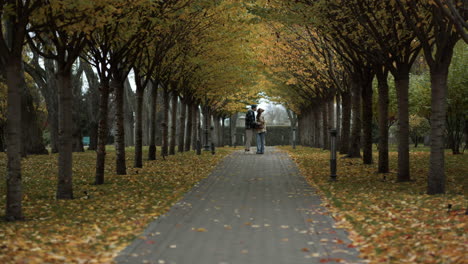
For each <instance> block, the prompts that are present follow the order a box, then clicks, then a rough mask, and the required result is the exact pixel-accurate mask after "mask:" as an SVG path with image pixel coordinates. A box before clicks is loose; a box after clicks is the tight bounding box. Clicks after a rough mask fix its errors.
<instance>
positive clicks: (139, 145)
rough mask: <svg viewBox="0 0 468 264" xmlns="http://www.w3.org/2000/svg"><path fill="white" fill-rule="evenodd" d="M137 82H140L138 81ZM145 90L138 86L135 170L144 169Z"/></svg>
mask: <svg viewBox="0 0 468 264" xmlns="http://www.w3.org/2000/svg"><path fill="white" fill-rule="evenodd" d="M137 82H140V81H138V80H137ZM144 92H145V88H144V87H142V86H141V84H139V85H138V87H137V89H136V113H135V115H136V124H135V127H136V128H135V162H134V164H133V165H134V167H135V168H142V167H143V94H144Z"/></svg>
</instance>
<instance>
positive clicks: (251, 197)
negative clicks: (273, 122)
mask: <svg viewBox="0 0 468 264" xmlns="http://www.w3.org/2000/svg"><path fill="white" fill-rule="evenodd" d="M252 150H253V148H252ZM320 203H321V200H320V197H319V196H318V195H317V194H316V192H315V190H314V189H313V188H311V187H310V186H309V185H308V184H307V182H306V181H305V179H304V178H303V177H302V176H300V175H299V172H298V170H297V168H296V165H295V164H294V163H293V162H292V160H291V159H290V158H289V157H288V155H287V154H286V153H284V152H280V151H277V150H276V149H274V148H267V151H266V153H265V154H264V155H255V154H251V153H248V154H247V153H244V152H243V151H242V152H241V151H238V152H235V153H233V154H232V155H230V156H228V157H227V158H226V159H225V160H224V161H222V162H221V164H220V165H218V167H217V168H216V169H215V170H214V171H213V172H212V173H211V175H210V176H209V177H208V178H206V179H205V180H203V181H202V182H200V183H199V184H198V185H197V186H196V187H194V188H193V189H192V190H191V191H190V192H189V193H187V194H186V195H185V197H184V198H183V199H182V200H181V201H180V202H178V203H177V204H176V205H174V206H173V207H172V208H171V210H170V211H169V212H168V213H167V214H165V215H164V216H161V217H159V218H158V219H157V220H155V221H154V222H152V223H151V224H150V225H149V226H148V227H147V229H146V230H145V231H144V234H142V235H141V236H139V238H137V239H136V240H135V241H134V242H133V243H132V244H131V245H130V246H128V247H127V248H126V249H125V250H123V251H122V252H121V253H120V255H119V256H118V257H117V259H116V261H117V263H154V264H172V263H177V264H228V263H229V264H237V263H245V264H263V263H265V264H276V263H278V264H302V263H361V262H363V261H362V260H360V259H359V258H358V251H357V250H356V249H354V248H348V245H349V243H351V241H350V240H349V239H348V238H347V234H346V232H345V231H344V230H342V229H336V228H333V224H334V220H333V219H332V218H331V217H330V216H328V215H327V214H324V213H326V209H325V208H324V207H322V206H321V205H320ZM340 261H341V262H340Z"/></svg>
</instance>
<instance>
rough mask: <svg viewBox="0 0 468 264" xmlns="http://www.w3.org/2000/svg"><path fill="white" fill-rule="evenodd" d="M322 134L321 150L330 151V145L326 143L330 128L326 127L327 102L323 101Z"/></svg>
mask: <svg viewBox="0 0 468 264" xmlns="http://www.w3.org/2000/svg"><path fill="white" fill-rule="evenodd" d="M321 106H322V124H323V126H322V130H323V132H322V134H323V149H330V144H329V142H328V137H329V133H328V131H329V130H330V127H329V125H328V102H326V101H324V102H323V103H322V105H321Z"/></svg>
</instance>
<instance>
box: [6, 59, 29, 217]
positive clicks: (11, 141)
mask: <svg viewBox="0 0 468 264" xmlns="http://www.w3.org/2000/svg"><path fill="white" fill-rule="evenodd" d="M21 59H22V58H21V55H20V56H12V55H10V56H8V58H7V61H6V65H5V75H6V83H7V86H8V104H7V121H6V122H7V125H6V129H7V134H6V140H7V142H8V147H7V158H8V162H7V175H6V189H7V190H6V214H5V218H6V220H7V221H16V220H23V219H24V216H23V211H22V199H23V186H22V180H21V89H22V87H24V85H25V82H24V75H23V67H22V60H21Z"/></svg>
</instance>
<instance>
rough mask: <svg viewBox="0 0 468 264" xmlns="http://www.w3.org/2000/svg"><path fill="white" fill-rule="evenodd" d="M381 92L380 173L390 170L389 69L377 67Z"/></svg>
mask: <svg viewBox="0 0 468 264" xmlns="http://www.w3.org/2000/svg"><path fill="white" fill-rule="evenodd" d="M376 74H377V79H378V92H379V164H378V172H379V173H388V172H389V160H388V105H389V95H388V82H387V78H388V70H385V69H380V68H379V69H377V70H376Z"/></svg>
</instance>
